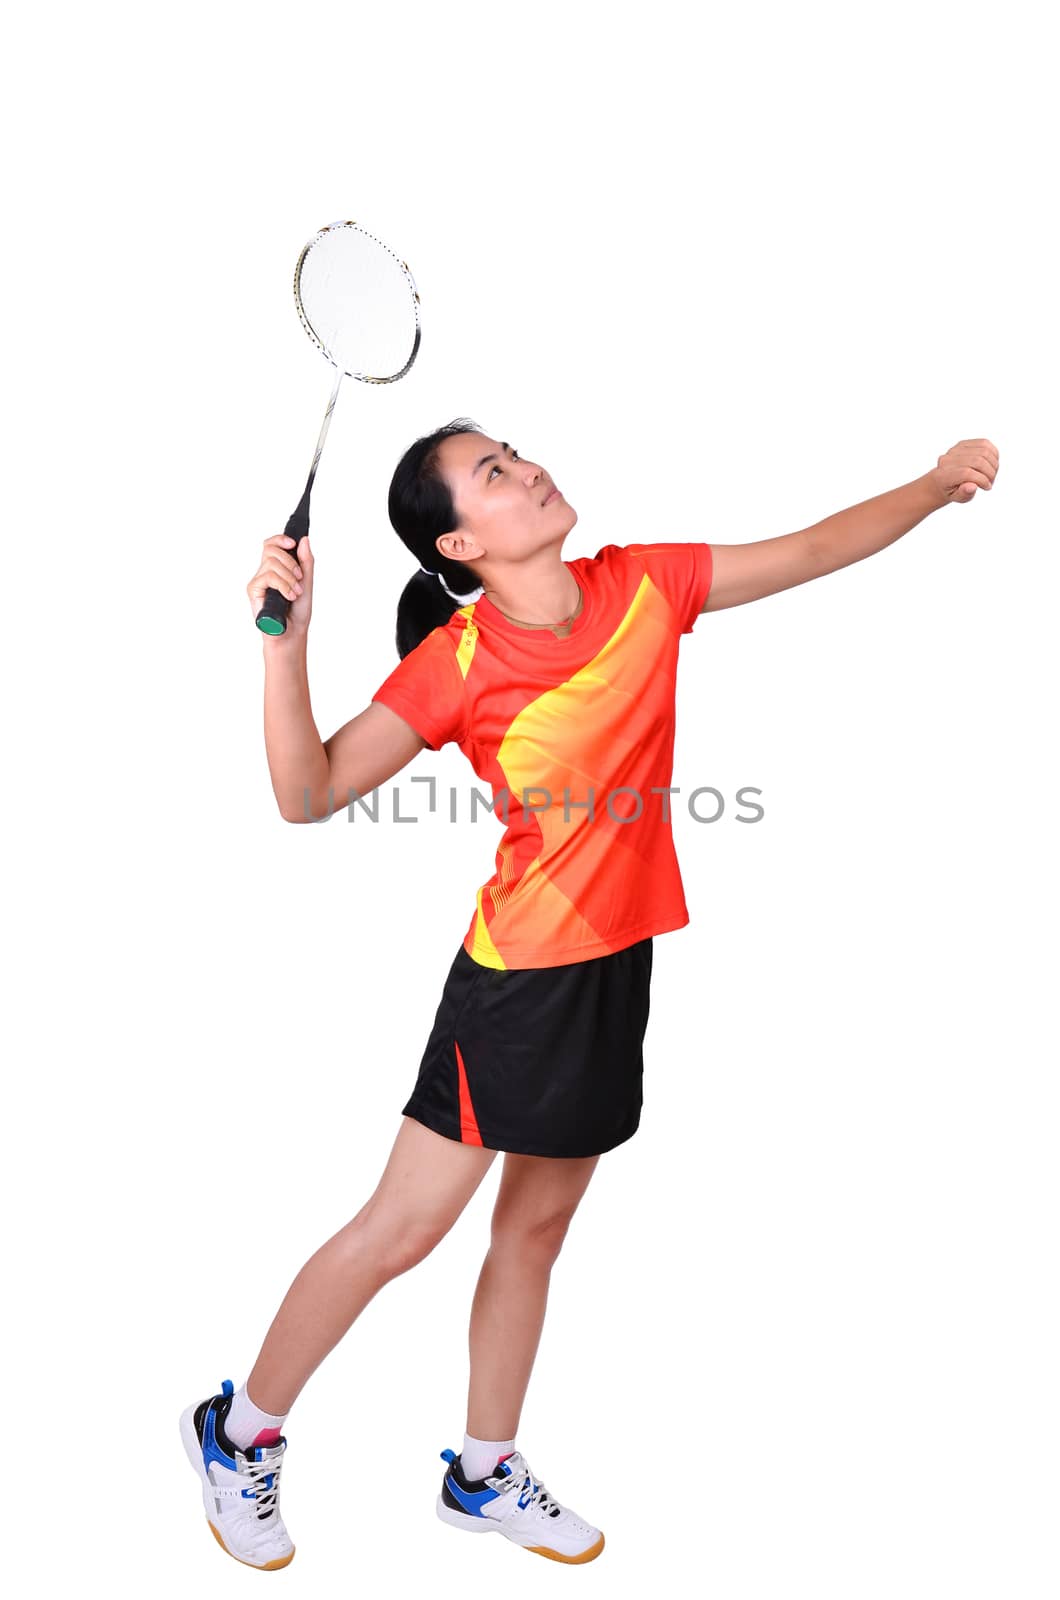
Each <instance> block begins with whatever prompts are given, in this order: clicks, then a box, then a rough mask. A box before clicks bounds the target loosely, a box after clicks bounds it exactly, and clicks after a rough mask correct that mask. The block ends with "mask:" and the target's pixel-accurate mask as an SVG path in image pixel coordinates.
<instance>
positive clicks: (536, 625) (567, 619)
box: [493, 584, 584, 628]
mask: <svg viewBox="0 0 1060 1600" xmlns="http://www.w3.org/2000/svg"><path fill="white" fill-rule="evenodd" d="M583 598H584V596H583V594H582V590H581V585H580V584H579V585H578V603H577V605H576V606H575V607H574V610H573V611H572V612H571V613H570V615H569V616H566V617H564V618H563V621H562V622H524V621H523V620H522V618H521V617H509V616H508V613H507V611H501V608H500V606H497V610H498V611H500V612H501V616H502V617H506V618H507V620H508V621H509V622H517V623H518V624H519V626H520V627H521V628H562V627H565V626H566V624H567V623H568V622H573V621H574V618H575V617H576V616H577V615H578V612H579V611H580V610H581V608H582V600H583ZM493 604H494V605H497V602H496V601H494V602H493Z"/></svg>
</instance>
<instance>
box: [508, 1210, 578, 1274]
mask: <svg viewBox="0 0 1060 1600" xmlns="http://www.w3.org/2000/svg"><path fill="white" fill-rule="evenodd" d="M573 1215H574V1213H573V1211H570V1210H566V1209H563V1210H558V1211H550V1212H548V1213H547V1214H545V1215H543V1216H540V1217H536V1218H535V1217H529V1218H528V1217H527V1216H526V1214H525V1213H519V1212H518V1211H513V1212H511V1213H509V1212H497V1213H495V1214H494V1217H493V1224H492V1227H491V1231H490V1249H491V1251H493V1252H494V1253H495V1254H497V1255H503V1256H505V1257H506V1258H511V1257H514V1258H516V1259H519V1260H527V1259H530V1260H534V1261H537V1262H539V1263H542V1264H544V1265H548V1266H550V1265H551V1264H552V1262H553V1261H555V1259H556V1257H557V1256H558V1255H559V1253H560V1250H561V1249H562V1248H563V1241H564V1239H565V1238H566V1237H567V1229H568V1228H569V1227H570V1222H571V1218H572V1216H573Z"/></svg>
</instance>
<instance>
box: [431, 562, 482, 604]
mask: <svg viewBox="0 0 1060 1600" xmlns="http://www.w3.org/2000/svg"><path fill="white" fill-rule="evenodd" d="M420 571H421V572H425V573H426V574H427V576H428V577H429V578H437V579H438V582H439V583H440V584H441V586H442V588H443V589H444V590H445V592H446V594H447V595H449V596H450V598H451V599H453V600H459V602H460V604H461V605H462V606H466V605H467V604H468V603H469V602H470V601H472V600H478V599H480V598H481V596H482V595H484V594H485V592H486V591H485V589H484V588H483V587H482V585H481V584H479V586H478V588H477V589H471V590H469V591H468V593H467V594H457V593H456V590H455V589H450V587H449V585H448V584H447V583H446V581H445V579H444V578H443V577H442V575H441V573H440V572H435V571H434V570H433V568H431V567H421V568H420Z"/></svg>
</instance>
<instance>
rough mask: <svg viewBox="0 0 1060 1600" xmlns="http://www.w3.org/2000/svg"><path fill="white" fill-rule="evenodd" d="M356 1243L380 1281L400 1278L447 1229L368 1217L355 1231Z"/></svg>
mask: <svg viewBox="0 0 1060 1600" xmlns="http://www.w3.org/2000/svg"><path fill="white" fill-rule="evenodd" d="M356 1233H357V1240H356V1242H357V1245H358V1248H359V1250H360V1251H361V1253H362V1254H363V1255H364V1257H366V1258H367V1259H368V1261H369V1262H370V1263H371V1265H372V1267H373V1268H374V1270H375V1273H376V1275H377V1276H378V1278H379V1280H380V1282H382V1283H386V1282H389V1280H390V1279H391V1278H399V1277H400V1276H401V1274H402V1273H403V1272H409V1271H410V1270H411V1269H412V1268H413V1267H415V1266H418V1265H419V1263H420V1262H421V1261H423V1260H425V1259H426V1257H427V1256H429V1255H430V1253H431V1251H432V1250H433V1249H434V1247H435V1245H437V1244H439V1243H440V1242H441V1240H442V1239H443V1237H444V1235H445V1229H443V1228H441V1227H435V1226H431V1225H429V1224H426V1223H422V1222H421V1223H416V1224H411V1223H409V1224H405V1225H401V1224H400V1223H399V1222H397V1220H396V1219H388V1220H387V1221H386V1222H385V1223H384V1222H381V1221H380V1220H379V1219H373V1218H371V1217H366V1218H365V1219H364V1220H363V1221H362V1222H361V1223H360V1226H359V1227H358V1228H357V1230H356Z"/></svg>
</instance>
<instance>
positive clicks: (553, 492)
mask: <svg viewBox="0 0 1060 1600" xmlns="http://www.w3.org/2000/svg"><path fill="white" fill-rule="evenodd" d="M558 494H559V490H558V489H557V488H556V487H555V485H553V486H552V488H551V489H550V490H549V492H548V494H546V496H545V498H544V499H543V500H542V502H541V504H542V505H543V506H547V505H548V503H549V501H550V500H555V498H556V496H557V495H558Z"/></svg>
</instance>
